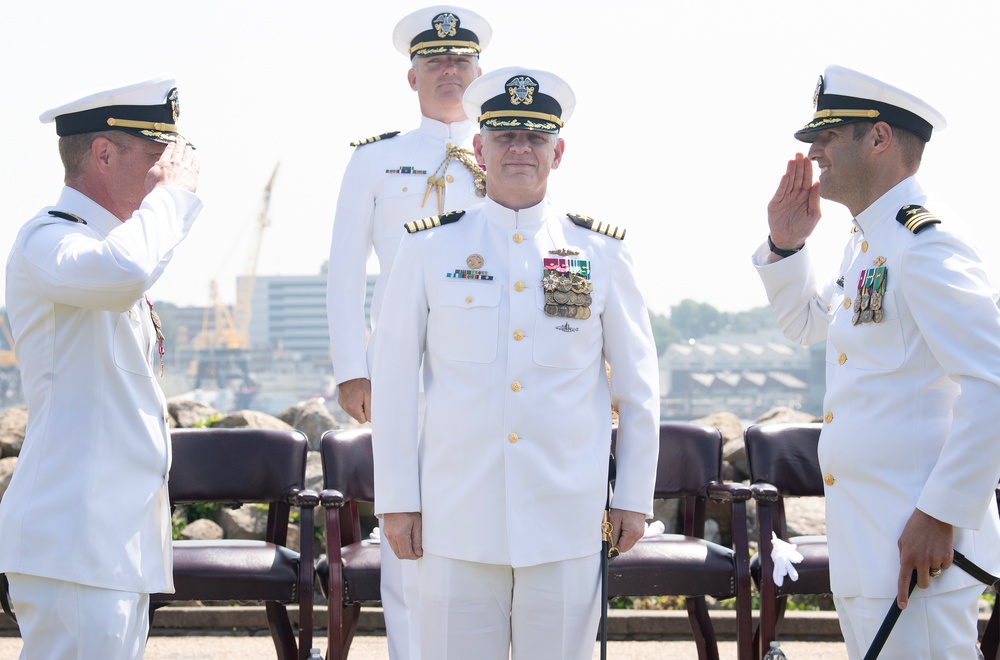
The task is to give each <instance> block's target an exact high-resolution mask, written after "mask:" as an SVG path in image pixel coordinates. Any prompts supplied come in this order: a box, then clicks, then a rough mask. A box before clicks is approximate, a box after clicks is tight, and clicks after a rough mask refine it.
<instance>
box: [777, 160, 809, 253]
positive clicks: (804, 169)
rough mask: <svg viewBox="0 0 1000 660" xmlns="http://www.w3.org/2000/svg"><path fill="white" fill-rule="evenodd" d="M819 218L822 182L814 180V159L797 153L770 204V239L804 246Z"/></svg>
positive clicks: (787, 246)
mask: <svg viewBox="0 0 1000 660" xmlns="http://www.w3.org/2000/svg"><path fill="white" fill-rule="evenodd" d="M819 219H820V210H819V182H818V181H817V182H816V183H813V180H812V162H811V161H810V160H809V159H808V158H806V157H805V156H803V155H802V154H795V158H794V159H793V160H790V161H788V167H787V168H786V169H785V174H784V175H783V176H782V177H781V182H780V183H779V184H778V189H777V190H776V191H775V193H774V197H772V198H771V201H770V202H769V203H768V205H767V224H768V227H769V229H770V230H771V241H772V242H774V244H775V245H776V246H778V247H780V248H784V249H786V250H794V249H795V248H798V247H801V246H802V245H803V244H804V243H805V242H806V239H807V238H809V236H810V235H811V234H812V232H813V229H815V228H816V224H817V223H819Z"/></svg>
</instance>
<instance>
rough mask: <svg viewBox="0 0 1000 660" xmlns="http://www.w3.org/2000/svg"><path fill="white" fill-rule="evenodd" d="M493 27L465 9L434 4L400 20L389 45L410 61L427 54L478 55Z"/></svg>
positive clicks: (491, 35)
mask: <svg viewBox="0 0 1000 660" xmlns="http://www.w3.org/2000/svg"><path fill="white" fill-rule="evenodd" d="M492 37H493V28H491V27H490V24H489V23H487V22H486V19H485V18H483V17H482V16H480V15H479V14H477V13H476V12H474V11H471V10H469V9H463V8H462V7H455V6H453V5H435V6H434V7H426V8H424V9H418V10H417V11H415V12H413V13H412V14H410V15H408V16H405V17H403V19H402V20H400V21H399V23H396V28H395V29H394V30H393V31H392V44H393V45H394V46H395V47H396V50H398V51H399V52H401V53H402V54H403V55H406V56H407V57H409V58H410V59H413V58H414V57H430V56H431V55H478V54H479V53H480V52H481V51H482V50H483V49H484V48H486V46H488V45H489V43H490V39H491V38H492Z"/></svg>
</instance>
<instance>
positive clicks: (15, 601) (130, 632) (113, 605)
mask: <svg viewBox="0 0 1000 660" xmlns="http://www.w3.org/2000/svg"><path fill="white" fill-rule="evenodd" d="M7 579H8V581H9V582H10V600H11V605H12V607H13V608H14V614H15V616H17V625H18V627H19V628H20V629H21V639H22V640H24V646H23V647H22V648H21V655H20V660H80V659H81V658H100V659H101V660H140V659H141V658H142V654H143V651H144V650H145V648H146V635H147V634H148V632H149V594H137V593H129V592H127V591H116V590H114V589H100V588H98V587H88V586H85V585H82V584H76V583H74V582H63V581H61V580H51V579H49V578H42V577H36V576H34V575H23V574H20V573H8V574H7Z"/></svg>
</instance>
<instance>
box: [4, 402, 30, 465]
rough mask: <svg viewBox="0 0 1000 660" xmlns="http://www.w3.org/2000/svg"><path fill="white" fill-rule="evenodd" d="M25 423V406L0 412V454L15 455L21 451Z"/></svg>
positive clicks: (26, 423)
mask: <svg viewBox="0 0 1000 660" xmlns="http://www.w3.org/2000/svg"><path fill="white" fill-rule="evenodd" d="M27 425H28V409H27V408H26V407H23V406H22V407H19V408H7V409H6V410H4V411H3V412H0V456H17V455H18V454H20V453H21V445H23V444H24V429H25V427H26V426H27Z"/></svg>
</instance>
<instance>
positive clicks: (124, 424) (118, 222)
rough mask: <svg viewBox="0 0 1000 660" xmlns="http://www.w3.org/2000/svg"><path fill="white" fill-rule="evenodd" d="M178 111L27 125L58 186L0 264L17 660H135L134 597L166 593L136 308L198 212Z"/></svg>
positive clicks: (143, 611) (119, 102)
mask: <svg viewBox="0 0 1000 660" xmlns="http://www.w3.org/2000/svg"><path fill="white" fill-rule="evenodd" d="M179 113H180V101H179V98H178V95H177V88H176V85H175V83H174V81H173V79H171V78H169V77H160V78H155V79H152V80H149V81H145V82H141V83H136V84H133V85H128V86H126V87H122V88H117V89H113V90H109V91H103V92H99V93H97V94H92V95H88V96H86V97H84V98H82V99H80V100H77V101H73V102H71V103H68V104H66V105H63V106H60V107H58V108H55V109H53V110H50V111H48V112H46V113H43V114H42V116H41V119H42V121H43V122H51V121H55V124H56V132H57V133H58V134H59V136H60V137H59V151H60V155H61V156H62V159H63V164H64V166H65V170H66V175H65V183H66V186H65V187H64V188H63V189H62V193H61V194H60V196H59V199H58V200H57V201H56V202H55V204H53V205H52V206H47V207H45V208H43V209H42V210H41V211H39V212H38V214H37V215H36V216H35V217H34V218H32V219H31V220H29V221H28V222H27V223H25V224H24V226H23V227H22V228H21V230H20V232H19V233H18V235H17V238H16V239H15V241H14V246H13V249H12V250H11V253H10V257H9V259H8V261H7V313H8V314H9V315H10V322H11V331H12V332H13V335H14V350H15V354H16V356H17V360H18V363H19V365H20V368H21V382H22V387H23V389H24V396H25V399H26V401H27V405H28V426H27V430H26V433H25V438H24V445H23V447H22V448H21V454H20V456H19V458H18V463H17V468H16V469H15V471H14V475H13V478H12V479H11V482H10V487H9V488H8V489H7V492H6V493H5V494H4V497H3V501H2V502H0V571H2V572H4V573H6V574H7V576H8V578H9V581H10V596H11V601H12V603H13V606H14V612H15V614H16V615H17V618H18V624H19V627H20V631H21V637H22V638H23V640H24V646H23V650H22V652H21V658H22V660H79V658H100V659H101V660H136V659H138V658H141V657H142V654H143V649H144V648H145V643H146V633H147V630H148V627H149V617H148V607H149V594H150V593H159V592H168V593H169V592H171V591H172V590H173V563H172V558H171V545H170V543H171V540H170V534H171V525H170V507H169V498H168V496H167V475H168V473H169V470H170V437H169V434H168V428H167V404H166V399H165V398H164V396H163V393H162V391H161V390H160V387H159V385H158V384H157V382H156V377H157V374H158V373H159V371H160V369H162V355H163V353H162V334H161V333H160V328H159V320H158V319H157V318H156V317H155V314H154V312H153V309H152V306H151V305H150V303H149V300H148V299H147V298H146V295H145V293H146V291H147V290H148V289H149V288H150V286H152V284H153V283H154V282H156V280H157V279H158V278H159V277H160V275H161V274H162V273H163V270H164V268H165V267H166V266H167V264H168V263H169V261H170V258H171V256H172V255H173V252H174V249H175V248H176V247H177V246H178V245H179V244H180V242H181V241H182V240H184V238H185V237H186V236H187V234H188V231H189V230H190V229H191V226H192V224H193V222H194V220H195V218H196V217H197V216H198V213H199V211H200V210H201V206H202V205H201V201H200V200H199V199H198V197H197V196H196V195H195V189H196V187H197V182H198V170H199V167H198V161H197V158H196V157H195V153H194V151H193V150H192V147H191V146H190V145H188V144H187V142H186V140H184V138H183V137H181V136H180V134H179V133H177V126H176V123H177V118H178V116H179ZM158 353H159V355H158Z"/></svg>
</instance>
